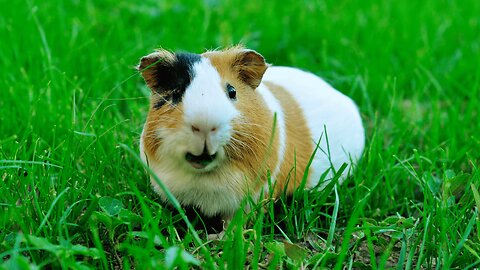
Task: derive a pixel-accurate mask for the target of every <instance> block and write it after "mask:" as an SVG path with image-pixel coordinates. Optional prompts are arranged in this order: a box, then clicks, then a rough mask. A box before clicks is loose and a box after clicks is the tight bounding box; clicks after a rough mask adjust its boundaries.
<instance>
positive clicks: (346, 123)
mask: <svg viewBox="0 0 480 270" xmlns="http://www.w3.org/2000/svg"><path fill="white" fill-rule="evenodd" d="M266 81H269V82H272V83H274V84H277V85H280V86H282V87H283V88H285V89H286V90H287V91H288V92H290V94H291V95H292V96H293V97H294V98H295V100H296V101H297V102H298V103H299V105H300V107H301V108H302V110H303V114H304V116H305V119H306V121H307V125H308V127H309V129H310V132H311V135H312V138H311V140H312V142H314V143H315V144H317V143H318V142H319V139H320V138H321V142H320V149H319V150H318V151H317V153H316V155H315V157H314V159H313V162H312V165H311V167H310V171H309V179H310V182H309V183H310V186H311V187H313V186H315V185H317V184H318V182H319V180H320V177H321V175H322V174H323V173H324V172H326V171H327V170H329V169H330V167H331V166H330V161H329V160H331V163H332V165H333V167H334V168H335V170H337V169H339V168H340V166H341V165H342V164H343V163H347V164H349V167H347V169H346V170H345V171H344V174H343V176H346V175H347V174H348V171H349V169H350V165H351V163H352V162H353V163H354V162H356V161H357V160H358V159H359V158H360V156H361V154H362V152H363V148H364V143H365V137H364V136H365V135H364V129H363V125H362V121H361V118H360V114H359V112H358V109H357V107H356V105H355V104H354V103H353V101H352V100H351V99H350V98H349V97H347V96H345V95H343V94H342V93H340V92H339V91H337V90H335V89H334V88H332V87H331V86H330V85H329V84H328V83H326V82H325V81H323V80H322V79H320V78H319V77H317V76H315V75H313V74H311V73H308V72H304V71H301V70H299V69H295V68H289V67H270V68H268V69H267V71H266V73H265V75H264V77H263V82H266ZM324 127H325V128H326V131H327V135H328V140H329V145H328V146H329V149H330V156H328V147H327V142H326V137H325V132H324V130H325V128H324ZM332 176H333V174H332V172H330V173H329V177H327V179H328V178H330V177H332ZM341 180H343V178H342V179H341ZM326 184H327V182H325V183H321V186H322V187H324V186H325V185H326Z"/></svg>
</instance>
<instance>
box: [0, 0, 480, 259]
mask: <svg viewBox="0 0 480 270" xmlns="http://www.w3.org/2000/svg"><path fill="white" fill-rule="evenodd" d="M0 6H1V7H2V8H1V11H0V15H1V16H0V40H1V42H0V67H2V72H0V171H1V172H0V175H1V176H2V182H1V183H0V194H1V196H0V198H1V199H0V206H1V207H2V210H3V211H0V212H2V213H0V241H3V242H2V245H1V246H0V254H1V255H3V256H4V257H3V258H4V260H6V259H8V258H11V256H12V254H23V255H22V256H26V258H28V262H31V263H36V264H41V263H42V261H43V262H44V263H45V260H46V263H45V265H47V266H48V265H50V264H53V265H56V264H55V263H58V260H60V259H59V258H62V260H66V257H65V258H64V257H61V256H59V255H55V256H53V255H51V254H50V253H48V252H46V253H48V254H50V255H48V254H45V253H32V252H30V253H29V252H26V253H21V252H20V249H21V248H24V247H25V245H26V246H27V247H28V246H30V247H31V245H32V243H31V241H32V240H28V239H27V240H22V239H23V238H19V237H18V236H17V233H18V232H23V233H24V234H27V235H32V236H36V237H41V238H44V239H48V240H49V241H51V242H55V243H63V242H62V241H66V242H65V243H75V244H81V245H84V246H85V247H96V248H98V249H100V250H102V249H106V248H107V247H108V248H111V249H114V246H115V245H114V244H105V241H107V240H106V239H107V238H108V237H106V236H105V235H102V234H101V233H98V234H97V236H95V233H93V234H92V235H90V234H88V233H86V232H80V233H79V232H78V231H77V229H78V228H77V227H81V226H86V224H90V223H91V222H90V220H89V217H88V216H85V213H90V212H89V211H94V210H96V209H97V208H95V207H96V203H97V202H98V198H101V197H105V196H110V197H112V198H113V197H114V198H117V199H119V200H120V201H121V202H122V203H123V205H124V207H125V208H126V209H129V210H131V211H132V213H136V214H138V215H140V216H142V218H143V219H144V221H145V222H146V220H145V219H146V218H147V216H148V214H146V213H148V212H149V211H151V212H155V211H160V210H158V209H153V210H152V209H150V210H148V209H145V205H143V204H141V205H142V207H140V206H139V203H138V200H140V199H139V197H141V198H142V200H147V201H149V200H152V201H155V195H154V194H153V193H152V192H151V191H150V189H149V184H148V181H147V176H146V175H145V173H144V171H143V169H142V168H141V166H140V165H139V164H138V163H137V162H136V161H135V160H134V159H133V157H132V156H130V155H129V154H128V153H126V152H125V150H124V149H123V148H121V147H119V145H120V144H125V145H127V146H128V147H130V148H132V149H134V150H135V151H137V150H136V149H138V139H139V136H140V132H141V128H142V125H143V122H144V120H145V115H146V112H147V108H148V105H147V104H148V95H149V92H148V89H146V87H145V86H144V83H143V81H142V79H141V78H140V76H139V75H138V74H137V72H136V71H135V70H134V66H135V65H136V64H137V62H138V60H139V59H140V57H141V56H143V55H146V54H148V53H150V52H152V51H153V50H154V49H155V48H159V47H163V48H166V49H171V50H175V51H178V50H181V51H190V52H196V53H201V52H203V51H204V50H206V49H214V48H222V47H225V46H230V45H233V44H238V43H243V44H245V45H246V46H247V47H249V48H252V49H255V50H257V51H258V52H260V53H261V54H263V55H264V56H265V58H266V59H267V61H268V62H269V63H272V64H274V65H288V66H296V67H299V68H302V69H306V70H309V71H311V72H314V73H316V74H318V75H320V76H322V77H323V78H325V79H326V80H327V81H328V82H330V83H331V84H332V85H333V86H334V87H336V88H337V89H339V90H340V91H342V92H343V93H345V94H347V95H349V96H351V97H352V98H353V99H354V100H355V101H356V102H357V104H358V105H359V107H360V111H361V113H362V117H363V119H364V123H365V126H366V128H367V138H368V139H367V151H366V154H365V157H364V159H363V161H362V163H361V164H360V166H359V169H358V171H357V173H356V175H355V177H353V178H352V179H351V180H350V181H348V182H347V184H346V185H344V186H342V187H341V188H340V202H341V203H340V205H341V208H340V215H341V217H342V218H343V223H342V222H340V224H343V225H342V226H343V227H345V226H347V224H356V223H361V222H360V221H361V220H362V218H364V219H367V218H371V219H377V220H382V219H384V218H386V217H388V216H390V215H395V214H398V215H400V216H405V217H415V218H417V219H418V220H421V221H419V223H418V224H417V225H416V226H419V227H418V230H419V232H420V234H421V233H423V232H425V235H426V236H430V238H428V237H427V238H423V239H429V240H430V241H432V243H433V246H432V247H430V249H426V250H428V252H426V253H428V254H427V255H428V256H427V255H424V256H426V257H425V258H429V259H430V261H435V258H443V259H439V261H438V263H439V264H440V263H441V265H454V263H455V262H458V265H463V266H464V265H469V264H474V263H475V262H476V261H477V260H480V257H479V256H478V254H479V253H478V252H480V247H479V245H478V239H476V241H475V242H474V243H470V244H469V249H467V250H473V251H475V252H476V253H475V254H477V255H476V256H477V257H475V255H474V253H472V252H470V251H466V250H465V248H464V247H463V245H461V246H460V247H459V248H460V249H459V251H457V252H456V253H455V252H454V250H456V247H457V244H458V243H459V242H461V240H462V239H463V240H465V241H467V239H470V236H469V235H470V234H468V235H467V236H466V237H465V238H464V237H463V235H464V233H465V232H466V231H467V229H468V231H469V232H470V231H472V230H473V231H475V230H478V223H477V225H475V228H476V229H475V228H474V227H473V226H474V225H472V226H470V227H469V225H468V224H470V223H469V220H470V218H471V217H472V215H473V214H472V213H475V215H476V211H474V212H472V211H473V210H472V209H474V200H473V193H475V192H474V190H475V189H477V190H478V186H479V182H478V180H479V176H478V169H477V167H478V162H479V160H480V154H479V149H480V135H479V134H480V125H479V124H478V123H479V122H478V119H477V118H478V111H479V109H478V108H479V105H480V102H479V100H478V99H479V96H480V91H479V81H480V64H479V63H480V60H479V59H480V57H479V53H480V35H479V33H480V31H479V30H480V26H479V24H480V15H479V14H480V2H479V1H475V0H464V1H447V0H428V1H409V2H398V1H397V2H392V1H373V0H372V1H369V0H367V1H360V2H359V1H351V0H343V1H269V2H258V1H239V0H233V1H215V0H205V1H151V0H147V1H111V0H104V1H89V0H87V1H60V0H58V1H53V0H52V1H35V0H28V1H6V0H0ZM471 184H473V186H471ZM133 186H136V187H137V188H138V190H137V191H136V190H135V188H134V187H133ZM447 186H448V188H445V187H447ZM471 187H472V188H471ZM473 187H474V188H473ZM472 192H473V193H472ZM452 196H453V199H452ZM461 198H465V199H464V200H463V201H461V200H460V199H461ZM332 200H333V199H332ZM452 200H453V201H452ZM140 201H141V200H140ZM359 201H362V202H364V203H362V204H361V207H360V208H359V209H357V208H358V207H357V208H356V206H357V204H358V202H359ZM460 201H461V202H460ZM152 204H153V203H152ZM90 206H91V207H90ZM89 207H90V208H89ZM356 211H358V213H357V212H356ZM352 213H357V214H358V216H355V218H354V219H353V220H352V219H351V215H352ZM152 215H153V214H152ZM154 216H155V215H154ZM429 216H430V219H429V221H428V222H429V223H428V222H426V220H427V217H429ZM84 217H85V218H84ZM422 218H423V219H422ZM156 219H157V222H159V219H160V220H161V219H164V217H162V215H160V214H159V217H157V218H156ZM169 222H170V221H169ZM477 222H478V221H477ZM432 224H433V225H432ZM152 226H153V225H152ZM352 226H353V225H352ZM432 226H433V227H432ZM340 227H341V226H340ZM144 229H145V228H144ZM129 230H130V231H132V228H130V229H129ZM145 230H146V231H149V230H147V229H145ZM152 230H153V229H152ZM152 230H150V231H152ZM100 231H101V230H100ZM150 231H149V233H150ZM153 231H155V230H153ZM347 232H348V230H347ZM104 233H105V232H104ZM339 233H340V234H341V232H339ZM476 234H477V236H476V238H480V233H479V232H478V231H477V232H476ZM149 235H150V234H149ZM474 238H475V237H474ZM61 239H63V240H61ZM232 239H233V238H232ZM113 240H114V238H113V237H112V239H111V241H113ZM474 240H475V239H474ZM151 241H153V240H151ZM469 241H470V240H469ZM107 242H108V241H107ZM227 242H228V241H227ZM467 242H468V241H467ZM92 243H93V244H92ZM148 243H149V244H150V245H153V244H151V243H150V242H148ZM169 243H170V242H169ZM175 243H176V242H175ZM180 243H186V242H181V241H180ZM187 243H188V241H187ZM468 243H469V242H468ZM170 244H171V243H170ZM102 246H103V248H102ZM437 246H438V247H437ZM37 248H38V247H37ZM150 248H152V247H151V246H150ZM27 249H28V248H27ZM145 249H147V250H149V249H148V248H145ZM12 250H13V251H15V250H16V251H15V252H16V253H15V252H13V251H12ZM2 252H3V253H2ZM12 252H13V253H12ZM149 252H153V251H151V250H149ZM465 252H466V253H465ZM51 253H53V254H55V253H54V252H51ZM100 253H101V254H103V255H98V256H96V257H95V256H93V255H91V256H93V257H95V258H96V259H85V260H86V261H87V263H88V264H90V265H97V266H98V265H101V266H103V267H107V266H109V265H110V264H109V259H107V258H110V257H109V256H106V255H105V254H104V253H105V252H104V253H102V252H100ZM106 253H108V251H106ZM133 253H135V252H133V251H127V252H126V253H125V254H124V255H125V257H128V256H130V257H134V258H135V260H139V261H141V258H150V257H149V255H146V254H145V257H142V256H141V255H132V254H133ZM449 253H451V254H450V255H448V254H449ZM85 256H86V255H85ZM136 256H137V257H136ZM342 256H343V255H342ZM344 256H347V257H348V256H349V255H348V254H345V255H344ZM462 256H463V257H462ZM97 257H98V258H100V259H98V258H97ZM22 258H23V257H22ZM452 258H453V259H452ZM458 258H460V259H458ZM70 259H71V260H73V261H75V259H74V258H70ZM135 260H133V261H135ZM60 261H61V260H60ZM99 261H101V263H99ZM72 263H73V262H72ZM448 263H450V264H448ZM60 264H61V263H60ZM61 265H62V266H69V267H70V266H71V265H70V264H68V263H67V264H61ZM72 265H73V264H72ZM338 265H340V264H338ZM380 265H381V264H380ZM430 265H431V264H430ZM71 267H73V266H71ZM146 268H148V267H146Z"/></svg>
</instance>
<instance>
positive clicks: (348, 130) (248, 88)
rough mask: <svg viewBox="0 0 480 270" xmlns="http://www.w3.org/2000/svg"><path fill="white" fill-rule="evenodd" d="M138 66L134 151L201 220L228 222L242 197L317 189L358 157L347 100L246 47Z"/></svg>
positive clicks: (355, 116)
mask: <svg viewBox="0 0 480 270" xmlns="http://www.w3.org/2000/svg"><path fill="white" fill-rule="evenodd" d="M137 68H138V70H139V71H140V72H141V75H142V76H143V78H144V80H145V82H146V84H147V86H148V87H149V88H150V89H151V93H152V94H151V100H150V109H149V112H148V115H147V120H146V123H145V125H144V128H143V132H142V135H141V139H140V155H141V157H142V159H143V161H144V162H145V163H146V164H148V166H149V167H150V168H151V170H152V171H153V172H154V173H155V174H156V175H157V176H158V178H159V179H160V180H161V181H162V183H163V184H164V185H165V186H166V187H167V188H168V189H169V190H170V192H171V193H172V194H173V195H174V196H175V197H176V198H177V200H178V201H179V202H180V204H181V205H182V206H185V207H195V208H196V209H199V210H200V212H201V213H202V214H203V215H205V216H207V217H212V216H220V217H221V218H222V219H224V220H229V219H230V218H231V217H232V216H233V214H234V213H235V211H236V210H238V209H239V208H240V206H241V202H242V200H244V199H245V198H246V197H247V196H251V197H252V198H254V199H256V200H258V199H261V198H264V196H266V193H268V192H271V193H273V194H271V195H273V196H278V195H280V194H282V193H284V192H286V193H287V194H291V193H293V191H294V190H295V189H296V188H298V187H307V188H312V187H315V186H317V185H318V186H319V187H320V188H321V187H324V186H325V185H326V183H327V182H323V183H319V181H320V179H324V178H322V175H323V174H324V173H327V174H326V175H329V177H330V178H331V177H332V176H333V171H334V170H335V169H338V168H339V167H340V166H342V165H343V164H344V163H346V164H348V167H347V170H345V171H344V176H346V175H348V172H349V171H350V170H349V169H350V167H351V166H352V165H354V164H355V163H356V161H357V160H358V159H359V158H360V156H361V155H362V152H363V148H364V140H365V138H364V128H363V125H362V121H361V118H360V114H359V111H358V109H357V106H356V105H355V103H354V102H353V101H352V100H351V99H350V98H348V97H347V96H345V95H343V94H342V93H340V92H339V91H337V90H335V89H334V88H332V87H331V86H330V85H329V84H328V83H326V82H325V81H323V80H322V79H320V78H319V77H317V76H315V75H314V74H312V73H308V72H305V71H302V70H300V69H296V68H291V67H276V66H271V65H269V64H267V63H266V62H265V59H264V57H263V56H262V55H260V54H259V53H257V52H255V51H253V50H249V49H245V48H243V47H240V46H237V47H233V48H228V49H225V50H222V51H207V52H205V53H203V54H192V53H172V52H170V51H167V50H163V49H161V50H158V51H155V52H153V53H151V54H149V55H147V56H144V57H143V58H141V60H140V64H139V65H138V67H137ZM327 138H328V144H327ZM312 155H314V156H313V157H312ZM311 158H312V162H311V164H310V166H308V164H309V161H310V159H311ZM307 167H308V168H307ZM307 169H308V171H307V174H306V175H308V177H307V179H306V183H305V184H304V185H302V183H301V182H302V179H303V178H304V173H305V170H307ZM344 176H343V178H344ZM329 177H327V178H329ZM151 183H152V186H153V188H154V190H155V191H156V192H157V193H158V194H159V195H160V196H161V197H162V198H163V199H164V200H166V197H165V194H164V193H163V191H162V190H161V189H160V188H159V186H158V185H157V184H156V182H155V180H154V179H153V178H152V179H151Z"/></svg>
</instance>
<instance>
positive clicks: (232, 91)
mask: <svg viewBox="0 0 480 270" xmlns="http://www.w3.org/2000/svg"><path fill="white" fill-rule="evenodd" d="M227 94H228V97H229V98H230V99H236V97H237V91H236V90H235V87H233V86H232V85H230V84H229V83H227Z"/></svg>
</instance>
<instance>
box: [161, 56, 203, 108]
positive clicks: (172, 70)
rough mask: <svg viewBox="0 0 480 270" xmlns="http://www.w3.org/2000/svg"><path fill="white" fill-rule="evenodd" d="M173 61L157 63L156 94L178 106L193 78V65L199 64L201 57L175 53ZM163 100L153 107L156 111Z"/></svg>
mask: <svg viewBox="0 0 480 270" xmlns="http://www.w3.org/2000/svg"><path fill="white" fill-rule="evenodd" d="M175 58H176V59H175V61H174V62H170V63H168V62H167V63H164V62H159V63H158V64H157V66H156V67H155V71H156V73H157V76H156V77H157V79H158V83H157V84H156V85H157V86H158V89H157V92H158V94H160V95H161V96H162V97H164V98H165V99H170V100H171V101H172V103H173V104H178V103H179V102H180V101H181V100H182V97H183V94H184V93H185V89H187V87H188V86H189V85H190V83H191V81H192V79H193V78H194V77H195V71H194V70H193V65H194V64H195V63H197V62H200V60H201V56H200V55H198V54H193V53H176V54H175ZM163 104H165V100H164V99H162V100H160V101H159V102H157V103H156V104H155V105H154V108H156V109H158V108H160V107H161V106H162V105H163Z"/></svg>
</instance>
